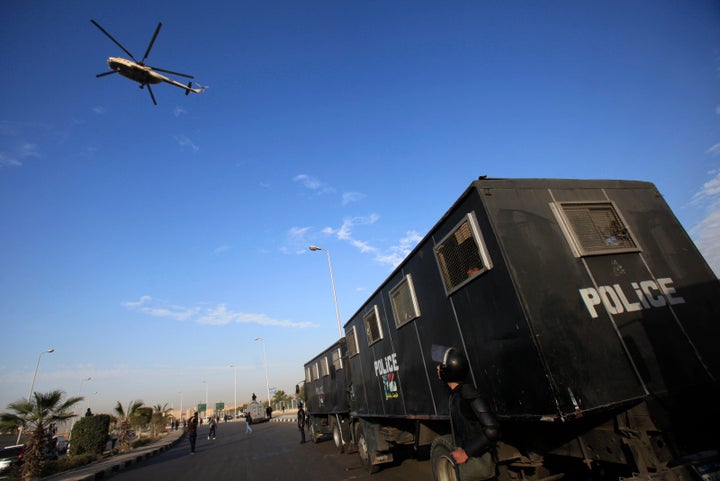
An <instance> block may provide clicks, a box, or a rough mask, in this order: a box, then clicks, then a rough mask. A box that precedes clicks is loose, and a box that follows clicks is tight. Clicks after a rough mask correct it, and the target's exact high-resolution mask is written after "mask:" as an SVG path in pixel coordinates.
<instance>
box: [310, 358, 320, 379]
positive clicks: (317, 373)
mask: <svg viewBox="0 0 720 481" xmlns="http://www.w3.org/2000/svg"><path fill="white" fill-rule="evenodd" d="M312 375H313V381H316V380H318V379H320V363H319V362H316V363H315V364H313V372H312Z"/></svg>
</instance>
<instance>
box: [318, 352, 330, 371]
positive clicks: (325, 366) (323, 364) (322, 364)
mask: <svg viewBox="0 0 720 481" xmlns="http://www.w3.org/2000/svg"><path fill="white" fill-rule="evenodd" d="M320 375H321V376H329V375H330V367H329V366H328V360H327V357H323V358H322V359H321V360H320Z"/></svg>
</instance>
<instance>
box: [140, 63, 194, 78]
mask: <svg viewBox="0 0 720 481" xmlns="http://www.w3.org/2000/svg"><path fill="white" fill-rule="evenodd" d="M148 67H150V68H151V69H153V70H157V71H158V72H165V73H169V74H173V75H178V76H180V77H185V78H193V79H194V78H195V77H193V76H192V75H188V74H186V73H180V72H173V71H172V70H165V69H164V68H157V67H152V66H150V65H148Z"/></svg>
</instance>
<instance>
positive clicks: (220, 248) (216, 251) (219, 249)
mask: <svg viewBox="0 0 720 481" xmlns="http://www.w3.org/2000/svg"><path fill="white" fill-rule="evenodd" d="M230 249H232V246H231V245H228V244H223V245H221V246H217V247H216V248H215V249H213V253H214V254H222V253H223V252H227V251H229V250H230Z"/></svg>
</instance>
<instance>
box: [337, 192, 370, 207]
mask: <svg viewBox="0 0 720 481" xmlns="http://www.w3.org/2000/svg"><path fill="white" fill-rule="evenodd" d="M364 198H365V194H361V193H360V192H345V193H344V194H343V195H342V205H348V204H349V203H351V202H359V201H361V200H362V199H364Z"/></svg>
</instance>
